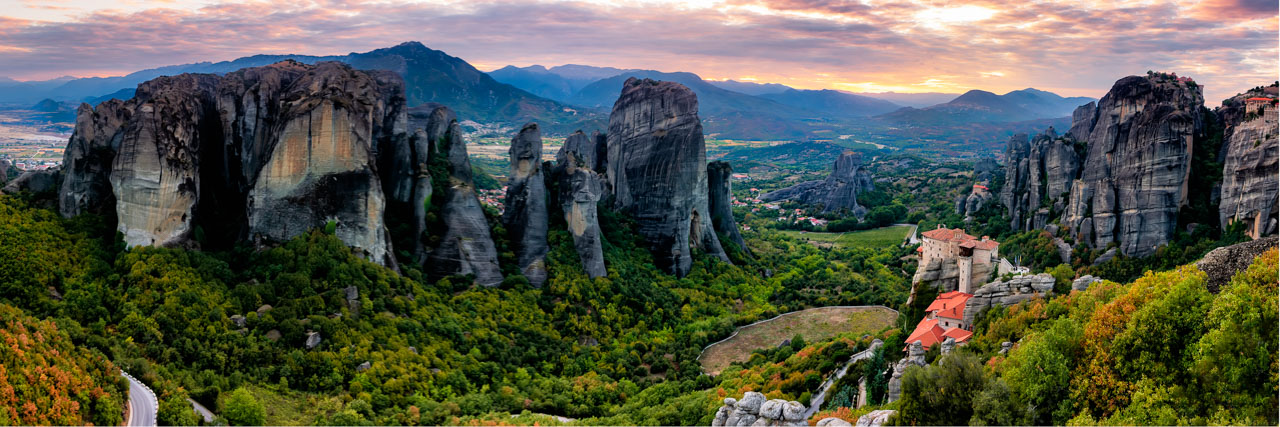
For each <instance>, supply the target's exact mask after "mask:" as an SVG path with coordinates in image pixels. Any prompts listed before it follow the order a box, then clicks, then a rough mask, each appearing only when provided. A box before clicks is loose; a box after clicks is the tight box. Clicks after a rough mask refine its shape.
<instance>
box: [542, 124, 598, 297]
mask: <svg viewBox="0 0 1280 427" xmlns="http://www.w3.org/2000/svg"><path fill="white" fill-rule="evenodd" d="M587 142H589V141H588V140H587V138H586V135H583V134H582V132H577V133H575V134H573V135H570V136H569V139H567V140H565V143H564V145H563V146H561V147H560V151H559V152H558V153H556V163H557V164H556V168H555V173H554V174H555V175H556V179H557V182H558V187H559V189H560V191H559V193H560V194H559V196H558V197H557V198H558V199H559V201H560V208H561V209H562V210H563V211H564V220H565V223H567V225H568V228H569V234H571V235H573V247H574V249H576V250H577V252H578V259H579V260H581V261H582V268H583V270H584V271H586V273H587V276H589V277H591V278H596V277H601V276H604V275H606V274H608V271H606V270H605V265H604V249H603V247H602V246H601V242H602V241H601V236H600V221H599V219H598V216H597V212H596V205H597V203H599V202H600V199H601V197H603V195H604V179H605V178H604V177H603V176H601V175H600V174H597V173H596V172H594V171H592V170H591V169H590V168H589V167H588V165H591V164H592V163H595V162H592V161H591V159H599V158H600V156H599V155H600V154H603V152H602V151H600V150H598V149H597V148H598V147H597V146H596V145H595V143H594V142H591V143H587Z"/></svg>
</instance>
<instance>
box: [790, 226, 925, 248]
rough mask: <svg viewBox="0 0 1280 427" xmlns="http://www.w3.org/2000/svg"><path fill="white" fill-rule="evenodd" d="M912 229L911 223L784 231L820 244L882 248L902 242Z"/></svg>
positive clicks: (797, 237)
mask: <svg viewBox="0 0 1280 427" xmlns="http://www.w3.org/2000/svg"><path fill="white" fill-rule="evenodd" d="M910 231H911V226H909V225H891V226H888V227H880V228H875V229H871V230H861V231H849V232H845V233H826V232H817V231H809V232H802V231H793V230H785V231H783V232H782V233H783V234H786V235H787V236H790V237H794V238H796V239H800V240H807V241H809V242H810V243H814V244H816V245H818V246H824V245H840V246H862V247H869V248H880V247H885V246H893V245H898V244H901V243H902V241H903V240H904V239H906V238H907V233H908V232H910Z"/></svg>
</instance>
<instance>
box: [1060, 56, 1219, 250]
mask: <svg viewBox="0 0 1280 427" xmlns="http://www.w3.org/2000/svg"><path fill="white" fill-rule="evenodd" d="M1203 104H1204V98H1203V96H1202V95H1201V89H1200V87H1199V86H1197V85H1195V84H1194V83H1191V82H1188V81H1183V80H1181V79H1178V78H1175V77H1170V76H1166V75H1162V74H1152V75H1149V76H1147V77H1138V76H1130V77H1125V78H1123V79H1120V80H1119V81H1117V82H1116V83H1115V85H1114V86H1112V88H1111V91H1110V92H1108V93H1107V95H1106V96H1104V97H1103V98H1102V100H1101V101H1100V102H1099V103H1098V109H1097V110H1096V112H1095V113H1094V114H1093V117H1094V119H1093V120H1092V121H1093V122H1094V123H1093V126H1092V128H1091V129H1090V130H1089V137H1088V140H1087V142H1088V144H1087V150H1088V154H1087V156H1085V159H1084V162H1083V165H1082V168H1081V171H1080V178H1079V179H1078V180H1076V181H1074V182H1073V183H1072V184H1071V187H1070V189H1069V191H1070V202H1069V203H1068V206H1067V207H1066V215H1065V216H1064V221H1063V222H1064V223H1065V225H1067V226H1068V227H1069V228H1070V230H1071V231H1072V233H1073V234H1074V235H1076V236H1077V240H1078V241H1083V242H1089V243H1091V244H1092V246H1093V247H1096V248H1101V247H1106V246H1107V244H1109V243H1111V242H1117V243H1119V248H1120V252H1121V253H1123V254H1125V255H1128V256H1146V255H1149V254H1151V253H1152V252H1154V251H1155V249H1156V248H1157V247H1159V246H1161V245H1164V244H1165V243H1167V242H1168V241H1169V238H1170V237H1171V236H1172V235H1173V233H1174V229H1175V227H1176V225H1177V215H1178V210H1179V208H1180V207H1181V206H1183V205H1185V204H1186V203H1187V196H1188V195H1187V192H1186V187H1187V181H1188V179H1189V177H1190V173H1191V155H1192V148H1193V147H1194V144H1195V139H1196V137H1197V136H1198V135H1200V134H1202V133H1203V126H1204V124H1203V123H1202V117H1203V114H1202V111H1201V110H1202V109H1203ZM1086 115H1087V114H1086V113H1085V112H1081V113H1080V114H1079V116H1086ZM1074 121H1077V122H1086V121H1087V120H1085V119H1081V120H1074ZM1084 127H1085V126H1084V125H1083V123H1075V124H1073V125H1072V130H1071V133H1072V134H1073V135H1075V134H1076V132H1079V133H1081V134H1083V133H1084ZM1054 194H1056V193H1054Z"/></svg>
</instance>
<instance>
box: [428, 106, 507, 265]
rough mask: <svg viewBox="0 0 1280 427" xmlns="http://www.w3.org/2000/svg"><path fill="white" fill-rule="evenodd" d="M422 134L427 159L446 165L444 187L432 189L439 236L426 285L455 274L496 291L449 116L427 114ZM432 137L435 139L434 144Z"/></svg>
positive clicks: (487, 244)
mask: <svg viewBox="0 0 1280 427" xmlns="http://www.w3.org/2000/svg"><path fill="white" fill-rule="evenodd" d="M426 133H427V135H428V136H429V137H431V141H432V144H431V158H432V159H433V160H432V161H433V162H434V161H435V160H434V159H435V158H436V157H437V156H439V158H440V159H443V160H445V161H446V163H447V167H446V172H447V174H448V177H447V182H448V183H449V185H448V186H446V187H444V188H436V189H434V190H433V191H434V192H435V194H436V195H433V196H432V198H433V203H434V199H435V197H437V195H438V197H440V198H441V199H440V200H442V202H441V203H442V204H441V205H440V219H441V220H442V221H443V223H444V224H443V227H442V228H443V229H444V234H443V235H441V236H440V239H439V243H438V244H437V245H436V247H435V248H433V249H432V250H431V253H430V255H429V256H428V257H427V263H426V266H425V267H426V271H427V273H428V276H429V277H431V278H432V279H439V278H442V277H445V276H450V275H456V274H473V275H475V283H477V284H480V285H483V286H497V285H499V284H501V283H502V271H501V270H500V269H499V268H498V251H497V249H496V247H495V246H494V244H493V237H492V236H491V235H490V234H489V224H488V221H487V220H486V219H485V216H484V209H483V208H481V207H480V199H478V198H477V197H476V185H475V181H474V179H473V177H472V172H471V160H470V158H469V157H467V145H466V143H465V142H463V140H462V128H461V127H459V125H458V118H457V116H456V115H454V113H453V111H452V110H449V109H448V108H447V107H440V108H437V109H435V110H434V111H432V112H431V118H430V120H429V122H428V124H427V129H426ZM435 135H440V137H439V138H435Z"/></svg>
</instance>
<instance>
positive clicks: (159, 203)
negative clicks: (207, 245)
mask: <svg viewBox="0 0 1280 427" xmlns="http://www.w3.org/2000/svg"><path fill="white" fill-rule="evenodd" d="M218 81H219V78H218V77H217V76H213V75H202V74H183V75H179V76H173V77H160V78H158V79H155V80H152V81H149V82H146V83H143V84H141V85H139V86H138V90H137V93H136V95H135V98H134V100H133V102H134V103H135V106H136V107H135V110H134V114H133V117H132V119H131V120H130V121H129V122H128V123H127V124H126V125H125V126H126V127H125V130H124V136H123V138H122V140H121V142H120V148H119V152H118V153H116V156H115V159H114V161H113V163H112V168H111V169H112V170H111V174H110V178H109V179H110V182H111V189H112V193H113V194H115V196H116V216H117V218H118V221H119V223H118V225H117V229H118V230H119V231H120V232H121V233H122V234H124V241H125V243H127V244H128V245H129V246H137V245H158V246H169V245H182V244H185V243H187V242H188V241H189V240H190V237H191V233H192V232H193V231H194V224H193V221H194V220H195V210H196V204H197V203H198V201H199V197H200V170H199V168H200V149H201V145H202V142H204V141H210V142H212V141H219V140H221V139H222V135H221V127H220V126H218V124H217V119H216V117H217V115H216V111H215V107H214V94H215V93H216V89H217V85H218ZM64 183H65V181H64ZM73 186H74V183H73Z"/></svg>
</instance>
